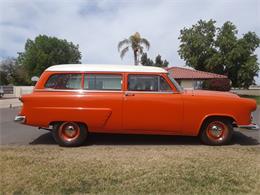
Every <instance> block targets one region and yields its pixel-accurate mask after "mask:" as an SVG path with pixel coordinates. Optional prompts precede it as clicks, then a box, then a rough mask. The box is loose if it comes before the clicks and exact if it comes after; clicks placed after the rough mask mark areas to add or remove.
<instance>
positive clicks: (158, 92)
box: [34, 88, 180, 94]
mask: <svg viewBox="0 0 260 195" xmlns="http://www.w3.org/2000/svg"><path fill="white" fill-rule="evenodd" d="M34 91H35V92H76V93H91V92H92V93H134V94H138V93H140V94H145V93H146V94H180V92H174V91H169V92H168V91H123V90H120V91H119V90H118V91H115V90H85V89H52V88H46V89H34Z"/></svg>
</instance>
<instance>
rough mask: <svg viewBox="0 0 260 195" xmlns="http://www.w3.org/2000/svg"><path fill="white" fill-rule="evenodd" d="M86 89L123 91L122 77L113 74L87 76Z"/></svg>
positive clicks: (85, 78) (85, 77) (85, 79)
mask: <svg viewBox="0 0 260 195" xmlns="http://www.w3.org/2000/svg"><path fill="white" fill-rule="evenodd" d="M84 89H86V90H116V91H120V90H121V89H122V76H121V75H113V74H85V75H84Z"/></svg>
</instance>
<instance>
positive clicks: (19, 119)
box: [14, 115, 26, 123]
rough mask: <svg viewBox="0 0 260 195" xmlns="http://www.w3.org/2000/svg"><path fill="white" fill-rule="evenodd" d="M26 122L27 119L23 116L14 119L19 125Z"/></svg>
mask: <svg viewBox="0 0 260 195" xmlns="http://www.w3.org/2000/svg"><path fill="white" fill-rule="evenodd" d="M25 120H26V117H25V116H21V115H18V116H16V117H15V118H14V121H15V122H17V123H25Z"/></svg>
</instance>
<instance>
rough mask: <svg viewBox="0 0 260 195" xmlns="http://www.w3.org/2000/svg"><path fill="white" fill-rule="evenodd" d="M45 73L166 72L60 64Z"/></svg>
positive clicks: (155, 68) (94, 65) (156, 68)
mask: <svg viewBox="0 0 260 195" xmlns="http://www.w3.org/2000/svg"><path fill="white" fill-rule="evenodd" d="M45 71H55V72H56V71H57V72H156V73H167V70H165V69H163V68H159V67H154V66H142V65H138V66H135V65H108V64H61V65H55V66H50V67H49V68H47V69H46V70H45Z"/></svg>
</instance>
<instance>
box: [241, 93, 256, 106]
mask: <svg viewBox="0 0 260 195" xmlns="http://www.w3.org/2000/svg"><path fill="white" fill-rule="evenodd" d="M241 97H245V98H252V99H255V100H256V102H257V104H258V105H260V96H255V95H241Z"/></svg>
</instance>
